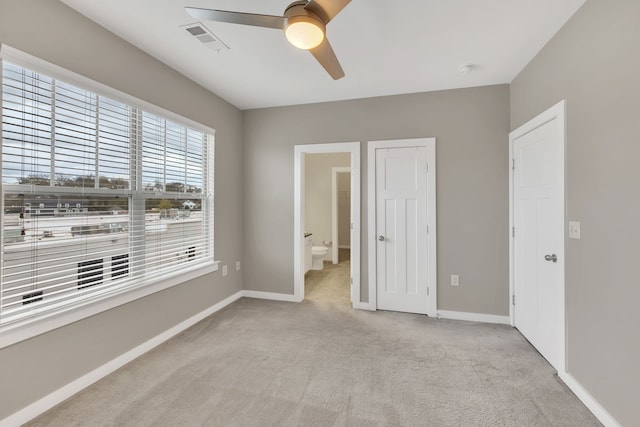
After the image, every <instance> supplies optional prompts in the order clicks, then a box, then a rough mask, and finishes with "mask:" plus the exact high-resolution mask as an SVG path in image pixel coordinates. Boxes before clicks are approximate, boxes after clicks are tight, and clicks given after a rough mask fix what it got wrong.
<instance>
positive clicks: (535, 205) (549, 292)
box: [510, 104, 565, 371]
mask: <svg viewBox="0 0 640 427" xmlns="http://www.w3.org/2000/svg"><path fill="white" fill-rule="evenodd" d="M545 114H546V115H545V116H543V117H538V118H536V119H534V121H532V123H529V124H527V125H524V126H523V127H522V128H520V129H518V130H516V131H514V132H512V134H511V138H510V139H511V144H512V156H513V158H512V179H513V181H512V182H513V200H512V206H513V227H514V229H513V230H512V248H513V264H512V267H513V281H514V282H513V284H514V286H513V297H512V304H513V308H514V325H515V326H516V327H517V328H518V329H519V330H520V332H521V333H522V334H523V335H524V336H525V337H526V338H527V339H528V340H529V342H530V343H531V344H532V345H533V346H534V347H536V349H537V350H538V351H539V352H540V354H542V355H543V356H544V357H545V358H546V359H547V360H548V361H549V363H551V364H552V365H553V366H554V367H555V368H556V369H557V370H558V371H561V370H564V366H565V364H564V357H565V356H564V345H565V343H564V147H565V140H564V126H565V124H564V104H562V105H560V106H557V107H555V109H552V110H550V111H548V112H546V113H545Z"/></svg>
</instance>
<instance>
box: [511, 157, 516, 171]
mask: <svg viewBox="0 0 640 427" xmlns="http://www.w3.org/2000/svg"><path fill="white" fill-rule="evenodd" d="M511 169H512V170H516V159H511Z"/></svg>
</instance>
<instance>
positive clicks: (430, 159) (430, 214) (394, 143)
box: [362, 138, 438, 316]
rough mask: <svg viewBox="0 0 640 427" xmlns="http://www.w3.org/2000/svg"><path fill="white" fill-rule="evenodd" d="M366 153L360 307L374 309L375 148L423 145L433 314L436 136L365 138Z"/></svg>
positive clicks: (430, 309) (431, 312)
mask: <svg viewBox="0 0 640 427" xmlns="http://www.w3.org/2000/svg"><path fill="white" fill-rule="evenodd" d="M367 146H368V153H367V197H368V199H367V200H368V201H367V209H368V216H367V221H368V230H367V232H368V246H367V248H368V250H369V257H368V262H369V269H368V271H369V302H368V303H365V304H362V305H363V307H362V308H366V309H368V310H377V307H378V301H377V277H376V245H377V243H376V242H377V241H376V149H378V148H403V147H426V149H427V163H428V165H429V171H428V174H429V177H431V178H432V179H429V180H428V182H427V195H428V196H427V197H429V199H428V201H427V226H428V230H429V244H428V251H429V254H428V258H429V259H428V263H429V274H428V277H427V280H428V287H429V305H428V307H427V315H428V316H435V315H436V312H437V308H438V307H437V301H438V294H437V292H438V285H437V277H438V275H437V264H436V262H437V257H436V204H435V200H436V161H435V160H436V139H435V138H416V139H394V140H384V141H368V143H367Z"/></svg>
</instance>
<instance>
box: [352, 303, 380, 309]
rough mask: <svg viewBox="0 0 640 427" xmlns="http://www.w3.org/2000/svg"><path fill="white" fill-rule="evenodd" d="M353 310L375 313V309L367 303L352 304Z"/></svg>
mask: <svg viewBox="0 0 640 427" xmlns="http://www.w3.org/2000/svg"><path fill="white" fill-rule="evenodd" d="M353 308H355V309H356V310H368V311H376V307H374V306H373V305H372V304H369V303H368V302H354V303H353Z"/></svg>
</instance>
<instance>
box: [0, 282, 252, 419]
mask: <svg viewBox="0 0 640 427" xmlns="http://www.w3.org/2000/svg"><path fill="white" fill-rule="evenodd" d="M242 293H243V291H238V292H236V293H235V294H233V295H231V296H230V297H227V298H225V299H224V300H222V301H220V302H219V303H217V304H215V305H213V306H211V307H209V308H208V309H206V310H204V311H201V312H200V313H198V314H196V315H194V316H192V317H190V318H188V319H187V320H185V321H183V322H181V323H179V324H177V325H176V326H174V327H172V328H170V329H167V330H166V331H164V332H163V333H161V334H159V335H156V336H155V337H153V338H151V339H150V340H149V341H146V342H144V343H142V344H140V345H139V346H137V347H135V348H133V349H131V350H129V351H128V352H126V353H124V354H122V355H120V356H118V357H116V358H115V359H113V360H111V361H109V362H107V363H105V364H104V365H102V366H100V367H99V368H96V369H94V370H93V371H91V372H89V373H88V374H86V375H83V376H82V377H80V378H78V379H77V380H75V381H72V382H71V383H69V384H67V385H65V386H63V387H61V388H59V389H58V390H56V391H54V392H53V393H50V394H48V395H47V396H45V397H43V398H42V399H40V400H38V401H36V402H34V403H32V404H31V405H29V406H27V407H25V408H22V409H21V410H19V411H18V412H15V413H14V414H12V415H9V416H8V417H7V418H5V419H3V420H0V427H11V426H18V425H22V424H24V423H26V422H27V421H29V420H32V419H33V418H35V417H37V416H38V415H40V414H42V413H44V412H45V411H47V410H49V409H51V408H53V407H54V406H56V405H57V404H59V403H61V402H63V401H65V400H66V399H68V398H70V397H71V396H73V395H74V394H76V393H78V392H79V391H81V390H83V389H85V388H87V387H88V386H90V385H91V384H93V383H95V382H97V381H98V380H100V379H102V378H104V377H106V376H107V375H109V374H111V373H112V372H114V371H116V370H117V369H119V368H121V367H123V366H124V365H126V364H127V363H129V362H131V361H133V360H134V359H136V358H138V357H140V356H142V355H143V354H145V353H146V352H148V351H149V350H152V349H153V348H155V347H157V346H158V345H160V344H162V343H163V342H165V341H167V340H168V339H170V338H172V337H173V336H175V335H177V334H179V333H180V332H182V331H184V330H185V329H187V328H188V327H190V326H192V325H194V324H196V323H198V322H199V321H201V320H202V319H204V318H206V317H208V316H210V315H212V314H213V313H215V312H217V311H219V310H221V309H223V308H224V307H226V306H228V305H229V304H231V303H232V302H234V301H236V300H238V299H240V298H241V297H242V296H243V295H242Z"/></svg>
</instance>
